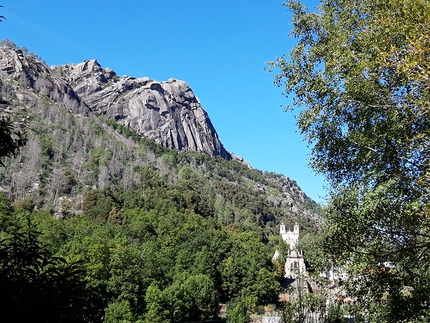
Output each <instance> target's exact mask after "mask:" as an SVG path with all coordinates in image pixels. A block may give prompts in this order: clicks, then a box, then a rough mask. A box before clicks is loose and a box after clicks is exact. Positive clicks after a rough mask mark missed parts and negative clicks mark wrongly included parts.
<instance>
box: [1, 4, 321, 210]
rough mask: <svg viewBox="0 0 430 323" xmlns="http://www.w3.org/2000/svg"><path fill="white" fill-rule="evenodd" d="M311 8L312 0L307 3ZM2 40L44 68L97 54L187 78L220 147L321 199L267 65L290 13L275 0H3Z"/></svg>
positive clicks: (122, 65) (151, 72) (282, 49)
mask: <svg viewBox="0 0 430 323" xmlns="http://www.w3.org/2000/svg"><path fill="white" fill-rule="evenodd" d="M304 2H305V3H306V4H307V5H309V7H311V8H313V7H315V6H316V5H317V3H318V2H317V1H316V0H305V1H304ZM0 5H2V6H3V8H1V10H0V15H3V16H5V17H6V20H4V21H3V22H2V23H1V24H0V39H5V38H7V39H10V40H13V41H14V42H15V43H16V44H17V45H18V46H19V47H22V46H25V47H27V48H28V50H29V51H34V52H35V53H36V54H37V55H38V56H40V57H42V58H43V59H44V60H45V61H46V63H47V64H48V65H61V64H66V63H79V62H81V61H83V60H85V59H93V58H95V59H97V60H98V62H99V63H100V64H101V65H102V66H103V67H110V68H112V69H113V70H115V71H116V73H117V74H118V75H120V76H122V75H131V76H135V77H142V76H147V77H149V78H151V79H155V80H158V81H163V80H167V79H169V78H176V79H180V80H184V81H186V82H187V83H188V84H189V85H190V86H191V88H192V89H193V91H194V93H195V95H196V96H197V97H198V98H199V99H200V101H201V104H202V106H203V108H204V109H205V110H206V111H207V112H208V114H209V117H210V118H211V120H212V123H213V124H214V126H215V129H216V130H217V132H218V135H219V137H220V139H221V141H222V143H223V144H224V146H225V147H226V149H227V150H229V151H231V152H233V153H234V154H235V155H239V156H242V157H244V158H245V159H246V160H247V161H248V162H250V163H251V165H252V166H253V167H254V168H258V169H260V170H263V171H265V170H267V171H273V172H276V173H282V174H284V175H286V176H288V177H290V178H291V179H293V180H296V181H297V183H298V184H299V186H300V187H301V188H302V189H303V190H304V191H305V193H306V194H307V195H309V196H310V197H311V198H313V199H314V200H316V201H317V202H322V201H323V199H322V197H323V196H324V195H325V191H324V188H323V187H324V181H323V178H322V177H320V176H316V175H315V174H314V173H313V172H312V170H311V169H310V168H309V167H308V166H307V163H308V159H309V153H310V150H309V148H308V147H307V143H306V142H304V141H302V137H301V135H300V134H299V133H297V127H296V125H295V118H294V114H293V113H290V112H288V113H287V112H283V109H282V105H285V104H288V103H289V102H290V98H286V97H285V96H283V95H282V89H281V88H278V87H276V86H275V85H273V77H274V75H273V74H272V73H268V72H266V71H265V69H264V68H265V66H266V63H267V62H268V61H270V60H274V59H275V57H276V56H281V55H283V54H287V53H288V52H289V51H290V50H291V48H292V47H293V46H294V44H295V43H294V40H293V39H290V38H289V36H288V35H289V32H290V31H291V28H292V25H291V22H290V18H291V15H290V13H289V12H288V11H287V10H286V8H285V7H284V6H283V5H282V0H246V1H245V0H234V1H231V0H229V1H226V0H216V1H214V0H213V1H209V0H182V1H178V0H164V1H148V0H139V1H138V0H134V1H132V0H129V1H121V2H120V1H113V0H112V1H108V0H104V1H101V0H86V1H82V0H74V1H58V0H30V1H29V0H25V1H24V0H1V2H0Z"/></svg>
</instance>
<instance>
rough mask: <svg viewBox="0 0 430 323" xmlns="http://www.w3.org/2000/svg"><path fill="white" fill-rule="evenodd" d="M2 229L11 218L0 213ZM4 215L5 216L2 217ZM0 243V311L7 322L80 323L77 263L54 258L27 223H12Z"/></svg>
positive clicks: (81, 287) (82, 301)
mask: <svg viewBox="0 0 430 323" xmlns="http://www.w3.org/2000/svg"><path fill="white" fill-rule="evenodd" d="M1 212H2V215H3V218H2V226H3V228H4V227H5V226H4V221H7V220H8V219H7V218H6V216H13V214H11V213H9V214H7V213H8V212H10V210H9V211H6V212H4V210H2V211H1ZM5 213H6V214H5ZM2 235H3V236H4V237H5V238H3V239H2V240H0V311H1V313H2V314H1V316H2V319H3V320H5V321H7V322H26V321H29V322H30V321H31V322H83V321H84V320H83V312H84V307H85V306H86V300H87V291H86V290H85V284H84V275H83V274H84V267H83V266H82V263H81V262H76V261H66V260H65V259H64V258H62V257H56V256H54V255H53V254H52V253H51V252H50V251H49V250H48V249H47V248H46V247H45V246H43V245H42V244H41V242H40V241H39V238H38V233H37V232H36V231H35V228H34V227H33V226H32V224H31V222H28V224H26V225H21V224H20V223H19V222H15V223H14V225H13V226H8V227H7V228H5V231H3V232H2Z"/></svg>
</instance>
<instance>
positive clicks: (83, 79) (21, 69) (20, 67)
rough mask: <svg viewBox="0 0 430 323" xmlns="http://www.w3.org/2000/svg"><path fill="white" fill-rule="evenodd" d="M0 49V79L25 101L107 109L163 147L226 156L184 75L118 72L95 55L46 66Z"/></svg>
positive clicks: (74, 109)
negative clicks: (162, 76) (157, 78)
mask: <svg viewBox="0 0 430 323" xmlns="http://www.w3.org/2000/svg"><path fill="white" fill-rule="evenodd" d="M0 51H1V58H0V82H3V83H4V84H10V83H11V82H16V85H17V86H15V87H11V88H9V90H11V89H12V91H14V92H16V93H15V94H18V95H15V96H16V97H20V98H23V100H24V101H25V104H26V105H32V104H33V105H34V104H35V102H37V101H38V100H39V99H40V97H42V96H46V97H48V98H49V99H52V100H54V101H55V102H57V103H59V104H62V105H64V106H65V107H66V108H67V109H68V110H69V111H71V112H72V113H83V114H87V113H89V112H90V111H92V112H95V113H98V114H103V115H107V116H108V117H110V118H112V119H115V120H116V121H117V122H118V123H120V124H122V125H125V126H127V127H129V128H131V129H132V130H134V131H135V132H137V133H138V134H140V135H141V136H142V137H145V138H148V139H153V140H155V141H156V142H157V143H159V144H162V145H164V146H166V147H169V148H173V149H177V150H181V151H197V152H203V153H206V154H208V155H210V156H221V157H223V158H225V159H231V158H232V155H231V154H230V153H229V152H228V151H227V150H226V149H225V148H224V146H223V145H222V143H221V142H220V140H219V138H218V135H217V133H216V131H215V128H214V126H213V125H212V122H211V120H210V119H209V116H208V114H207V112H206V111H205V110H204V109H203V108H202V106H201V105H200V101H199V100H198V99H197V97H196V96H195V95H194V93H193V91H192V90H191V88H190V87H189V85H188V84H187V83H186V82H185V81H181V80H176V79H169V80H167V81H163V82H158V81H155V80H151V79H150V78H148V77H141V78H136V77H131V76H123V77H119V76H118V75H117V74H116V73H115V72H114V71H113V70H112V69H111V68H103V67H102V66H101V65H100V64H99V62H98V61H97V60H96V59H91V60H85V61H83V62H81V63H78V64H65V65H61V66H52V67H51V68H50V67H48V66H47V65H46V64H45V63H44V62H42V61H41V60H38V59H36V58H35V57H32V56H31V55H25V53H23V52H22V51H21V50H20V49H16V48H10V47H1V48H0ZM8 82H9V83H8ZM22 85H24V87H23V86H22ZM24 88H25V91H23V89H24ZM18 92H19V93H18ZM23 93H24V94H23ZM24 96H25V98H24Z"/></svg>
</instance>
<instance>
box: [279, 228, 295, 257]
mask: <svg viewBox="0 0 430 323" xmlns="http://www.w3.org/2000/svg"><path fill="white" fill-rule="evenodd" d="M280 231H281V236H282V240H284V241H285V242H286V243H287V244H288V245H289V246H290V250H294V249H296V248H297V245H298V244H299V225H298V224H297V223H296V224H294V229H293V231H292V232H291V231H290V230H288V231H286V230H285V224H284V223H281V230H280Z"/></svg>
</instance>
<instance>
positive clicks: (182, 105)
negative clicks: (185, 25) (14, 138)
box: [0, 47, 319, 232]
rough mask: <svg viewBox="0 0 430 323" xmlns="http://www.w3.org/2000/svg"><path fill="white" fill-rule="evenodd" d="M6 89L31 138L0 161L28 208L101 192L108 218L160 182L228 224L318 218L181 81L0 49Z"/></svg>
mask: <svg viewBox="0 0 430 323" xmlns="http://www.w3.org/2000/svg"><path fill="white" fill-rule="evenodd" d="M0 94H1V102H2V104H1V105H0V109H2V114H3V115H4V114H8V115H9V117H10V118H12V121H14V122H15V124H16V125H17V127H19V126H22V127H23V129H24V130H25V132H26V133H27V139H28V140H27V144H26V146H25V147H24V148H23V149H22V150H21V151H20V153H19V154H18V155H17V157H15V158H11V159H8V160H6V161H5V167H0V191H3V192H4V193H6V195H8V196H9V197H10V198H12V200H13V201H15V202H16V203H21V204H22V203H24V204H25V205H27V207H28V208H37V209H41V208H43V209H46V208H48V209H50V210H51V211H52V212H53V213H54V214H56V216H64V215H67V214H77V213H82V212H88V207H87V206H88V205H92V204H91V203H93V202H91V203H89V202H88V201H87V200H88V196H90V197H91V196H93V195H94V194H96V193H94V192H100V193H97V194H99V195H97V194H96V195H97V196H98V197H99V198H101V197H100V196H102V197H103V196H104V197H103V198H101V199H102V200H103V202H100V205H99V206H98V204H97V203H96V202H94V203H95V204H94V205H93V207H94V208H98V207H100V210H99V211H97V212H101V213H100V214H105V215H106V216H108V215H109V214H110V212H111V211H112V210H113V209H111V208H114V207H115V208H116V209H117V210H120V209H123V208H125V209H126V208H132V207H136V205H144V204H145V203H149V202H145V201H142V199H143V200H145V199H147V198H149V195H147V194H149V193H145V192H148V190H150V191H153V190H154V187H157V188H158V189H159V190H161V191H163V193H162V194H167V195H168V196H169V198H171V199H172V200H174V201H175V202H174V203H179V205H181V207H185V206H187V210H194V212H200V213H201V214H202V215H204V216H211V217H214V218H215V219H216V221H217V222H218V223H220V224H221V225H227V226H229V225H236V224H237V223H242V224H241V225H244V226H248V227H249V228H252V230H254V231H255V230H263V231H267V230H268V231H270V232H272V231H273V232H276V230H277V229H276V228H277V227H276V225H277V223H279V221H286V222H287V223H293V221H294V222H295V221H299V222H302V223H303V225H311V226H312V225H313V224H314V223H315V222H316V221H318V219H319V216H318V213H319V211H318V210H319V207H318V205H317V204H316V203H315V202H313V201H312V200H311V199H309V197H308V196H307V195H306V194H305V193H304V192H303V191H302V190H301V189H300V187H299V186H298V185H297V183H296V182H295V181H294V180H291V179H290V178H288V177H286V176H284V175H279V174H274V173H269V172H262V171H259V170H255V169H252V168H251V167H250V166H249V165H248V164H247V163H246V162H245V161H244V160H243V159H239V158H236V157H235V158H233V157H234V156H232V155H231V154H230V153H229V152H228V151H227V150H225V148H224V147H223V146H222V144H221V143H220V141H219V139H218V137H217V134H216V131H215V129H214V127H213V125H212V124H211V122H210V119H209V118H208V115H207V113H206V112H205V111H204V110H203V108H202V107H201V105H200V103H199V101H198V100H197V98H196V97H195V96H194V94H193V92H192V90H191V89H190V87H189V86H188V85H187V84H186V83H185V82H183V81H179V80H173V79H170V80H168V81H166V82H156V81H153V80H150V79H148V78H133V77H125V76H124V77H119V76H117V75H116V74H115V72H113V71H112V70H111V69H108V68H102V67H101V66H100V64H98V63H97V61H95V60H91V61H85V62H83V63H80V64H68V65H62V66H54V67H48V66H47V65H46V64H45V63H44V62H43V60H41V59H40V58H38V57H37V56H36V55H34V54H33V55H30V54H27V53H25V51H23V50H20V49H17V48H10V47H0ZM184 183H186V184H184ZM184 185H185V186H184ZM164 191H166V192H164ZM169 191H172V192H180V193H175V194H179V195H181V194H183V195H184V196H182V197H181V196H179V197H178V196H174V195H172V194H173V193H167V192H169ZM187 192H188V193H187ZM190 192H191V193H190ZM100 194H101V195H100ZM160 194H161V193H160ZM86 205H87V206H86ZM100 214H99V215H100Z"/></svg>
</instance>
